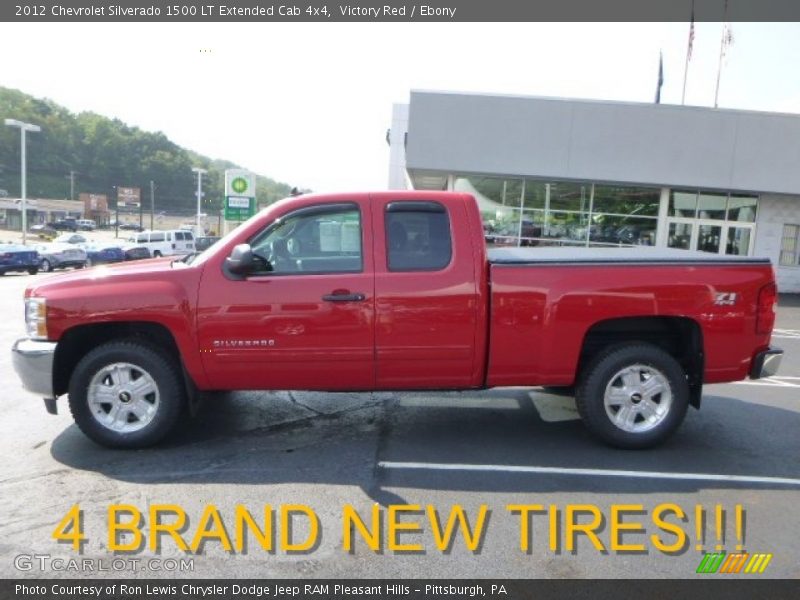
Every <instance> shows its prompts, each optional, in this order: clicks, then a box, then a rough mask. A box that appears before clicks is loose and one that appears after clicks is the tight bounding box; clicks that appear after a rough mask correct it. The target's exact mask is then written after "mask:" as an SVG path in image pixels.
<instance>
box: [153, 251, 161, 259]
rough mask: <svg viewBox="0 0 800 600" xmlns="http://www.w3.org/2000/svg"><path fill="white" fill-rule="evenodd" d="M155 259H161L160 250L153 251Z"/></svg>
mask: <svg viewBox="0 0 800 600" xmlns="http://www.w3.org/2000/svg"><path fill="white" fill-rule="evenodd" d="M153 258H161V251H160V250H154V251H153Z"/></svg>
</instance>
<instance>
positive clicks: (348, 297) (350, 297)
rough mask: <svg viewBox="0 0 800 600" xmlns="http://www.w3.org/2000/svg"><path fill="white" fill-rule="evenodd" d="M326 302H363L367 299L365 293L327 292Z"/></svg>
mask: <svg viewBox="0 0 800 600" xmlns="http://www.w3.org/2000/svg"><path fill="white" fill-rule="evenodd" d="M322 299H323V300H325V302H363V301H364V300H366V299H367V297H366V296H365V295H364V294H325V295H324V296H323V297H322Z"/></svg>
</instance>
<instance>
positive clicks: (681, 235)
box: [667, 223, 692, 250]
mask: <svg viewBox="0 0 800 600" xmlns="http://www.w3.org/2000/svg"><path fill="white" fill-rule="evenodd" d="M691 244H692V225H691V223H670V224H669V238H668V239H667V246H668V247H670V248H682V249H684V250H688V249H689V247H690V246H691Z"/></svg>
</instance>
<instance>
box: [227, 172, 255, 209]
mask: <svg viewBox="0 0 800 600" xmlns="http://www.w3.org/2000/svg"><path fill="white" fill-rule="evenodd" d="M255 212H256V178H255V175H253V174H252V173H250V172H249V171H243V170H241V169H228V170H227V171H225V220H226V221H245V220H247V219H249V218H250V217H252V216H253V215H254V214H255Z"/></svg>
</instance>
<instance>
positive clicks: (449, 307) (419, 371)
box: [373, 193, 479, 389]
mask: <svg viewBox="0 0 800 600" xmlns="http://www.w3.org/2000/svg"><path fill="white" fill-rule="evenodd" d="M373 219H374V220H375V223H376V227H375V261H376V265H375V301H376V304H375V311H376V327H375V348H376V360H377V368H376V378H377V387H378V389H436V388H439V389H446V388H460V387H469V386H471V385H474V381H475V377H476V373H475V365H474V358H475V343H476V328H477V322H478V311H477V301H478V296H477V292H478V290H477V283H476V281H477V279H478V277H479V273H476V272H475V259H474V256H473V252H472V247H471V241H470V236H469V235H466V234H465V232H467V231H469V223H468V219H467V214H466V210H465V209H464V207H463V205H462V204H461V203H459V202H447V201H445V200H443V201H442V202H439V201H427V200H419V201H417V200H408V199H405V200H393V199H392V196H391V194H389V193H386V194H383V193H381V194H375V195H373ZM458 232H460V235H459V234H458Z"/></svg>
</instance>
